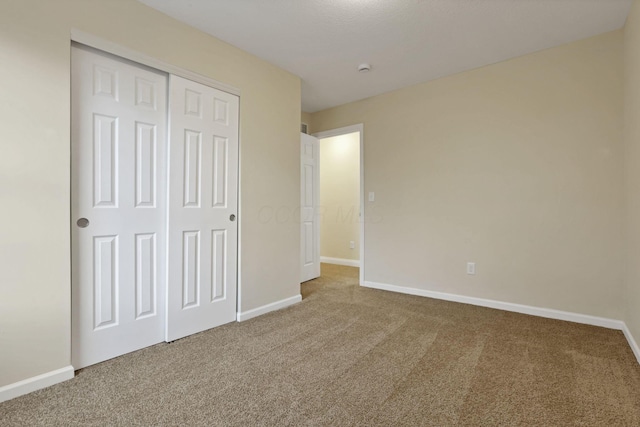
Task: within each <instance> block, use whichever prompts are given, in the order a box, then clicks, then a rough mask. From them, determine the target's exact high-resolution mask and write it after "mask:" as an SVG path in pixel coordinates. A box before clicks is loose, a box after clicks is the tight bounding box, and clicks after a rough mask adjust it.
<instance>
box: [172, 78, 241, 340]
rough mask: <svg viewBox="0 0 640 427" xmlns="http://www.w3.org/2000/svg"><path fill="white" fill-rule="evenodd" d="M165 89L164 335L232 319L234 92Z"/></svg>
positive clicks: (177, 82)
mask: <svg viewBox="0 0 640 427" xmlns="http://www.w3.org/2000/svg"><path fill="white" fill-rule="evenodd" d="M170 88H171V90H170V106H169V116H170V123H171V130H170V139H171V142H170V150H169V151H170V166H169V170H170V172H169V174H170V178H169V183H170V184H169V185H170V189H169V191H170V194H171V196H170V200H169V228H168V230H169V232H168V236H169V246H168V253H169V275H168V299H167V328H166V333H167V335H166V340H167V341H173V340H175V339H178V338H181V337H184V336H186V335H190V334H193V333H196V332H200V331H203V330H205V329H209V328H213V327H215V326H218V325H221V324H224V323H228V322H232V321H234V320H235V316H236V277H237V241H238V225H237V224H238V222H237V220H236V215H237V213H238V210H237V209H238V111H239V99H238V97H237V96H235V95H230V94H228V93H226V92H221V91H219V90H216V89H213V88H210V87H207V86H204V85H201V84H199V83H195V82H192V81H190V80H187V79H184V78H181V77H177V76H173V75H172V76H171V77H170Z"/></svg>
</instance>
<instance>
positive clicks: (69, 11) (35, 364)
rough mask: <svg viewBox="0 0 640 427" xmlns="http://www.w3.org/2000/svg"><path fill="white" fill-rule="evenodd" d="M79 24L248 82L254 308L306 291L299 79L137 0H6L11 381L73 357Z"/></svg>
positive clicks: (2, 17)
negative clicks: (73, 44) (73, 140)
mask: <svg viewBox="0 0 640 427" xmlns="http://www.w3.org/2000/svg"><path fill="white" fill-rule="evenodd" d="M72 28H76V29H79V30H82V31H84V32H87V33H91V34H94V35H96V36H98V37H101V38H104V39H107V40H110V41H112V42H115V43H117V44H119V45H122V46H124V47H127V48H130V49H133V50H136V51H138V52H141V53H143V54H146V55H149V56H152V57H155V58H157V59H160V60H163V61H165V62H168V63H170V64H174V65H177V66H180V67H183V68H185V69H188V70H192V71H195V72H197V73H200V74H202V75H205V76H209V77H211V78H214V79H216V80H218V81H221V82H224V83H227V84H229V85H232V86H235V87H237V88H239V89H240V91H241V104H240V105H241V107H240V108H241V118H240V123H241V125H240V127H241V128H240V135H241V136H240V138H241V148H240V150H241V154H240V155H241V186H242V187H241V188H242V194H241V211H240V216H239V219H240V227H241V245H242V251H241V254H240V255H241V263H242V264H241V271H240V274H241V276H240V280H241V288H240V290H241V293H240V310H241V311H246V310H249V309H252V308H255V307H258V306H261V305H264V304H267V303H271V302H274V301H278V300H281V299H284V298H288V297H292V296H294V295H297V294H299V285H298V283H299V274H298V272H299V265H298V260H299V241H300V239H299V233H300V231H299V223H296V222H295V221H294V220H293V219H290V220H288V221H276V220H274V219H272V218H267V217H264V216H262V217H261V216H260V212H261V208H262V207H263V206H271V207H281V208H283V209H284V210H288V211H290V212H294V211H295V209H296V207H297V206H299V198H300V188H299V173H300V172H299V169H300V164H299V163H300V150H299V144H300V137H299V124H300V80H299V78H298V77H296V76H293V75H291V74H289V73H287V72H284V71H283V70H281V69H279V68H277V67H275V66H272V65H270V64H268V63H265V62H264V61H261V60H259V59H257V58H256V57H253V56H251V55H249V54H247V53H244V52H242V51H240V50H238V49H236V48H234V47H232V46H230V45H228V44H225V43H223V42H221V41H219V40H216V39H214V38H212V37H209V36H207V35H205V34H203V33H201V32H199V31H196V30H194V29H192V28H190V27H188V26H186V25H184V24H181V23H179V22H177V21H175V20H173V19H170V18H169V17H167V16H165V15H163V14H161V13H159V12H156V11H154V10H152V9H149V8H147V7H146V6H144V5H142V4H141V3H138V2H136V1H134V0H109V1H104V0H56V1H43V0H4V1H2V2H0V63H1V64H2V66H0V77H1V78H2V81H3V84H2V87H1V89H0V99H1V101H0V140H1V141H2V144H0V177H1V179H0V186H1V188H0V205H1V206H2V209H1V210H0V241H1V242H2V245H0V251H1V253H0V261H1V265H0V331H1V332H0V341H1V343H0V347H1V350H0V387H1V386H3V385H7V384H11V383H14V382H16V381H19V380H23V379H26V378H30V377H33V376H35V375H39V374H42V373H46V372H49V371H52V370H55V369H59V368H62V367H65V366H68V365H69V364H70V277H69V276H70V274H69V270H70V257H69V251H70V248H69V245H70V243H69V240H70V239H69V233H70V231H69V203H70V192H69V179H70V177H69V168H70V165H69V150H70V144H69V120H70V118H69V116H70V113H69V110H70V101H69V93H70V90H69V84H70V83H69V79H70V73H69V61H70V31H71V29H72Z"/></svg>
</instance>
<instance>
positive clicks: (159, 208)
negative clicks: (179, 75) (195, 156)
mask: <svg viewBox="0 0 640 427" xmlns="http://www.w3.org/2000/svg"><path fill="white" fill-rule="evenodd" d="M166 98H167V77H166V75H164V74H162V73H160V72H157V71H153V70H150V69H146V68H143V67H142V66H137V65H135V64H132V63H130V62H128V61H125V60H120V59H117V58H115V57H112V56H110V55H107V54H103V53H99V52H98V51H94V50H91V49H89V48H85V47H79V46H75V45H74V47H73V48H72V99H71V101H72V102H71V109H72V111H71V118H72V120H71V123H72V131H71V147H72V152H71V182H72V200H71V202H72V205H71V222H72V224H71V230H72V233H71V237H72V245H71V247H72V363H73V366H74V367H75V368H82V367H84V366H88V365H91V364H94V363H98V362H101V361H103V360H107V359H110V358H112V357H115V356H118V355H121V354H124V353H128V352H130V351H134V350H137V349H140V348H143V347H147V346H149V345H153V344H156V343H158V342H160V341H162V340H163V338H164V295H165V271H166V270H165V259H166V252H165V251H166V231H165V224H166V171H165V167H164V165H165V164H166V158H165V157H166V154H165V153H166V112H167V105H166V103H167V101H166Z"/></svg>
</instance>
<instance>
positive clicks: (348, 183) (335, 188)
mask: <svg viewBox="0 0 640 427" xmlns="http://www.w3.org/2000/svg"><path fill="white" fill-rule="evenodd" d="M359 211H360V132H355V133H349V134H346V135H339V136H333V137H331V138H323V139H321V140H320V215H321V221H320V256H323V257H330V258H341V259H348V260H359V259H360V238H359V236H360V221H359V216H358V214H359ZM350 241H353V242H354V243H355V248H354V249H350V248H349V242H350Z"/></svg>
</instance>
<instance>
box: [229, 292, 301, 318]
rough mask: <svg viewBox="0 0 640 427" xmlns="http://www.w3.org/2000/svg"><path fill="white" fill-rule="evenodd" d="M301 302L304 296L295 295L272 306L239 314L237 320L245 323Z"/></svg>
mask: <svg viewBox="0 0 640 427" xmlns="http://www.w3.org/2000/svg"><path fill="white" fill-rule="evenodd" d="M300 301H302V295H300V294H298V295H294V296H292V297H290V298H286V299H283V300H280V301H276V302H272V303H271V304H267V305H263V306H262V307H258V308H254V309H253V310H248V311H243V312H242V313H237V316H236V319H237V320H238V322H244V321H245V320H249V319H253V318H254V317H258V316H261V315H263V314H267V313H269V312H270V311H275V310H280V309H281V308H285V307H289V306H290V305H293V304H297V303H299V302H300Z"/></svg>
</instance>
